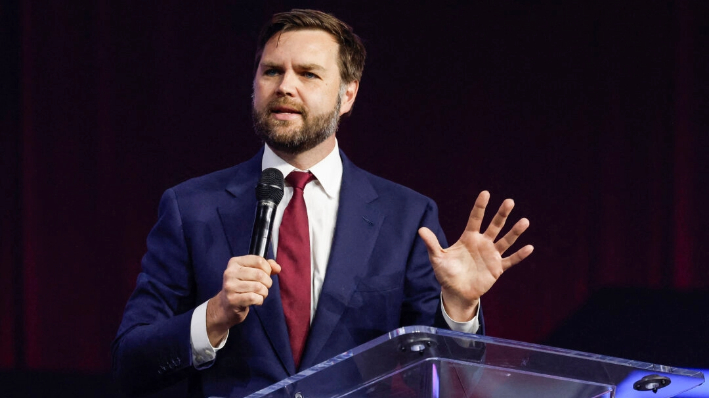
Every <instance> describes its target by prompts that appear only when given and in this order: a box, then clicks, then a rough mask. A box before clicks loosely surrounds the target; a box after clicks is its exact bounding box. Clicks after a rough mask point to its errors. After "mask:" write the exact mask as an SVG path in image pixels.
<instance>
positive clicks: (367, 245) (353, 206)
mask: <svg viewBox="0 0 709 398" xmlns="http://www.w3.org/2000/svg"><path fill="white" fill-rule="evenodd" d="M340 154H341V156H342V163H343V176H342V187H341V190H340V203H339V208H338V211H337V225H336V227H335V235H334V238H333V242H332V249H331V250H330V260H329V261H328V266H327V273H326V275H325V281H324V283H323V289H322V292H321V293H320V298H319V300H318V308H317V310H316V313H315V318H314V319H313V323H312V325H311V329H310V333H309V336H308V342H307V344H306V347H305V353H304V356H303V361H302V364H301V369H305V368H306V367H309V366H312V365H315V361H316V360H317V357H318V354H319V353H320V351H322V349H323V347H324V345H325V343H326V342H327V340H328V338H329V337H330V335H331V334H332V331H333V330H334V328H335V326H336V325H337V323H338V322H339V320H340V318H341V316H342V314H343V312H344V311H345V309H346V308H347V304H348V301H349V299H350V296H351V295H352V292H353V291H354V289H355V285H356V281H357V280H358V279H359V278H360V277H361V276H362V275H364V274H365V273H366V272H367V268H368V263H369V257H370V255H371V253H372V250H373V248H374V243H375V242H376V240H377V236H378V234H379V229H380V227H381V225H382V222H383V220H384V216H383V215H382V214H381V213H380V212H379V211H378V210H377V206H376V204H375V203H376V199H377V193H376V191H375V190H374V187H372V185H371V183H370V182H369V180H368V179H367V176H366V175H365V173H364V172H363V171H362V170H360V169H359V168H357V167H356V166H354V165H353V164H352V163H351V162H350V161H349V159H347V157H345V155H344V154H343V153H342V152H341V153H340Z"/></svg>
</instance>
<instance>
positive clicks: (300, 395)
mask: <svg viewBox="0 0 709 398" xmlns="http://www.w3.org/2000/svg"><path fill="white" fill-rule="evenodd" d="M599 338H603V337H602V336H599ZM703 382H704V375H703V374H702V373H701V372H697V371H693V370H687V369H679V368H674V367H669V366H662V365H653V364H649V363H644V362H638V361H631V360H625V359H619V358H613V357H607V356H602V355H595V354H587V353H583V352H578V351H570V350H564V349H559V348H552V347H545V346H540V345H535V344H529V343H521V342H516V341H511V340H504V339H498V338H493V337H484V336H477V335H470V334H465V333H458V332H452V331H449V330H442V329H436V328H432V327H426V326H411V327H405V328H400V329H396V330H394V331H392V332H390V333H389V334H387V335H384V336H381V337H379V338H377V339H374V340H372V341H370V342H369V343H367V344H363V345H361V346H359V347H356V348H354V349H352V350H350V351H347V352H345V353H343V354H340V355H338V356H336V357H334V358H332V359H330V360H328V361H325V362H323V363H321V364H319V365H316V366H314V367H312V368H310V369H306V370H304V371H302V372H301V373H298V374H297V375H295V376H293V377H290V378H288V379H285V380H283V381H281V382H279V383H276V384H274V385H272V386H271V387H268V388H265V389H263V390H261V391H258V392H256V393H254V394H252V395H250V396H249V398H256V397H259V398H260V397H268V398H323V397H351V398H354V397H368V398H380V397H400V398H444V397H445V398H448V397H451V398H458V397H470V398H487V397H560V398H564V397H568V398H571V397H575V398H576V397H578V398H586V397H607V398H613V397H639V398H642V397H647V398H663V397H673V396H676V395H679V394H681V393H683V392H685V391H687V390H690V389H692V388H694V387H696V386H699V385H701V384H702V383H703ZM653 390H654V391H653Z"/></svg>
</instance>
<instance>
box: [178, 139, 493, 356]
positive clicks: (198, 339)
mask: <svg viewBox="0 0 709 398" xmlns="http://www.w3.org/2000/svg"><path fill="white" fill-rule="evenodd" d="M270 167H273V168H276V169H278V170H279V171H280V172H281V173H283V175H284V176H287V175H288V174H290V172H291V171H293V170H298V169H296V168H295V167H293V166H292V165H290V164H288V163H287V162H286V161H285V160H283V159H281V158H280V157H279V156H278V155H276V154H275V153H274V152H273V150H271V148H269V147H268V145H266V146H265V148H264V151H263V159H262V161H261V170H265V169H267V168H270ZM298 171H310V172H311V173H313V175H314V176H315V177H316V178H317V179H316V180H314V181H312V182H310V183H309V184H308V185H306V186H305V189H304V190H303V198H304V199H305V206H306V207H307V212H308V225H309V229H310V258H311V263H310V271H311V273H310V275H311V285H310V287H311V288H310V322H311V323H312V321H313V317H314V316H315V310H316V308H317V305H318V299H319V298H320V292H321V291H322V286H323V282H324V281H325V272H326V271H327V261H328V259H329V257H330V249H331V247H332V238H333V236H334V235H335V225H336V222H337V208H338V206H339V203H340V187H341V186H342V158H341V157H340V151H339V149H338V145H337V142H336V143H335V148H334V149H333V151H332V152H330V154H329V155H327V157H325V159H323V160H321V161H320V162H318V164H316V165H315V166H313V167H311V168H310V169H309V170H298ZM292 197H293V187H291V186H290V184H288V183H286V185H285V190H284V195H283V199H282V200H281V203H279V204H278V208H277V209H276V215H275V217H274V223H273V230H272V233H271V244H272V245H273V252H274V253H276V258H277V257H278V232H279V231H278V230H279V228H280V226H281V220H282V219H283V211H284V210H285V208H286V206H288V203H289V202H290V200H291V198H292ZM478 308H479V306H478ZM441 309H442V310H443V316H444V318H445V320H446V323H448V326H449V327H450V328H451V330H457V331H460V332H466V333H475V332H477V330H478V329H479V327H480V323H479V322H478V316H477V315H476V316H475V317H474V318H473V319H472V320H470V321H468V322H456V321H454V320H452V319H451V318H450V317H449V316H448V314H447V313H446V311H445V309H444V308H443V302H442V301H441ZM478 311H479V310H478ZM190 333H191V334H190V340H191V344H192V359H193V364H194V366H195V367H196V368H198V369H203V368H207V367H209V366H210V365H211V363H212V361H214V358H216V353H217V351H219V349H221V348H222V347H224V344H225V343H226V340H227V338H228V337H229V335H228V334H227V336H226V337H225V338H224V339H223V340H222V341H221V342H220V343H219V346H217V347H212V345H211V344H210V342H209V337H208V336H207V302H205V303H202V304H201V305H200V306H199V307H197V308H196V309H195V311H194V313H193V314H192V323H191V331H190Z"/></svg>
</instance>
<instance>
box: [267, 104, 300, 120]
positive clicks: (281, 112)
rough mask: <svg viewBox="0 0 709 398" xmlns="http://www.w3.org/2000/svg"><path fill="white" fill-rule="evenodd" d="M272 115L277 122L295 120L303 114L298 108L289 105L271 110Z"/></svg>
mask: <svg viewBox="0 0 709 398" xmlns="http://www.w3.org/2000/svg"><path fill="white" fill-rule="evenodd" d="M269 110H270V112H271V115H273V117H274V118H275V119H277V120H294V119H297V118H300V117H301V115H302V114H303V112H302V111H300V110H299V109H298V108H295V107H293V106H288V105H277V106H273V107H271V108H270V109H269Z"/></svg>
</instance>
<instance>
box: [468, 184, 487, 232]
mask: <svg viewBox="0 0 709 398" xmlns="http://www.w3.org/2000/svg"><path fill="white" fill-rule="evenodd" d="M489 201H490V192H488V191H482V192H480V194H479V195H478V198H477V199H475V205H474V206H473V210H471V211H470V217H468V225H466V226H465V230H466V231H470V232H480V226H481V225H482V222H483V217H484V216H485V208H486V207H487V202H489Z"/></svg>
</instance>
